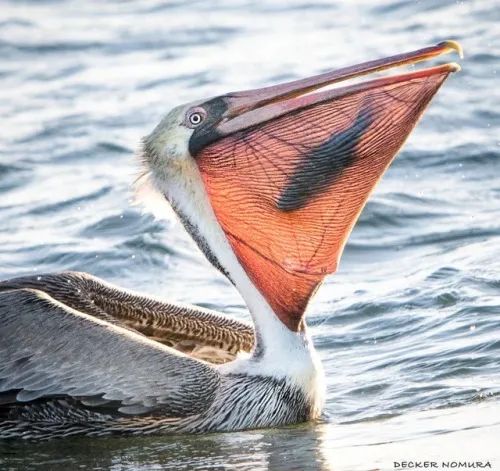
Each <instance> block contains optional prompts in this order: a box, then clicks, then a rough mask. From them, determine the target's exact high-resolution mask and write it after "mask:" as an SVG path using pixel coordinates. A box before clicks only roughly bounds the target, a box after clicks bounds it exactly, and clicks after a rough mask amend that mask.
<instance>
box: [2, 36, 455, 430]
mask: <svg viewBox="0 0 500 471" xmlns="http://www.w3.org/2000/svg"><path fill="white" fill-rule="evenodd" d="M451 51H456V52H458V53H460V52H461V49H460V46H459V45H458V44H457V43H456V42H454V41H445V42H442V43H439V44H437V45H435V46H432V47H427V48H424V49H420V50H417V51H413V52H409V53H404V54H399V55H395V56H391V57H388V58H384V59H378V60H373V61H370V62H365V63H362V64H359V65H356V66H351V67H345V68H342V69H339V70H336V71H333V72H326V73H323V74H320V75H316V76H313V77H309V78H305V79H302V80H296V81H292V82H288V83H284V84H279V85H274V86H269V87H265V88H261V89H255V90H247V91H243V92H235V93H228V94H226V95H222V96H217V97H214V98H211V99H208V100H202V101H196V102H193V103H189V104H186V105H182V106H178V107H176V108H174V109H173V110H172V111H170V112H169V113H168V114H167V115H166V117H165V118H164V119H163V120H162V121H161V122H160V123H159V124H158V126H157V127H156V128H155V129H154V130H153V132H152V133H151V134H149V135H148V136H147V137H145V138H144V140H143V145H142V153H141V155H142V162H143V165H144V175H143V177H142V182H143V183H144V184H147V185H149V186H150V187H151V188H152V189H153V190H154V191H155V192H157V194H158V195H160V196H161V198H162V199H163V200H164V201H165V203H166V204H167V203H168V204H169V205H170V206H171V207H172V208H173V210H174V211H175V213H176V214H177V215H178V217H179V219H180V221H181V222H182V223H183V225H184V228H185V229H186V230H187V231H188V233H189V234H190V235H191V236H192V238H193V239H194V241H195V242H196V243H197V245H198V247H199V248H200V249H201V251H202V252H203V253H204V255H205V256H206V258H207V259H208V260H209V261H210V262H211V263H212V265H214V266H215V267H216V268H217V269H218V270H219V271H220V272H221V273H223V274H224V275H225V276H226V277H227V279H228V280H229V281H230V282H231V283H232V285H234V287H235V288H236V289H237V290H238V291H239V293H240V294H241V296H242V298H243V300H244V301H245V304H246V306H247V307H248V310H249V312H250V314H251V317H252V320H253V325H250V324H247V323H244V322H241V321H238V320H235V319H232V318H230V317H228V316H226V315H223V314H219V313H217V312H213V311H210V310H207V309H203V308H200V307H196V306H190V305H183V304H177V303H170V302H165V301H162V300H160V299H156V298H152V297H147V296H142V295H140V294H137V293H134V292H131V291H127V290H124V289H120V288H118V287H115V286H113V285H111V284H108V283H106V282H104V281H102V280H100V279H98V278H95V277H93V276H91V275H88V274H85V273H79V272H63V273H58V274H47V275H38V276H27V277H21V278H15V279H12V280H6V281H3V282H0V438H3V439H8V438H23V439H49V438H57V437H68V436H75V435H86V436H103V435H113V434H133V435H148V434H170V433H202V432H229V431H236V430H244V429H253V428H264V427H275V426H282V425H287V424H295V423H299V422H305V421H311V420H315V419H317V418H318V417H320V414H321V411H322V407H323V402H324V392H325V391H324V384H323V370H322V368H321V364H320V361H319V359H318V356H317V354H316V352H315V350H314V346H313V343H312V341H311V337H310V334H309V332H308V329H307V325H306V321H305V317H304V316H305V311H306V307H307V305H308V303H309V301H310V299H311V297H312V295H313V294H314V293H315V291H316V290H317V289H318V287H319V286H320V284H321V283H322V281H323V279H324V278H325V276H327V275H328V274H330V273H333V272H335V270H336V269H337V265H338V261H339V259H340V256H341V253H342V250H343V248H344V245H345V243H346V240H347V238H348V235H349V233H350V232H351V230H352V228H353V226H354V224H355V222H356V220H357V218H358V216H359V214H360V212H361V210H362V208H363V206H364V204H365V202H366V200H367V199H368V197H369V195H370V193H371V191H372V190H373V188H374V186H375V184H376V183H377V182H378V180H380V178H381V177H382V175H383V173H384V171H385V170H386V169H387V167H388V166H389V165H390V163H391V161H392V160H393V159H394V157H395V155H396V153H397V152H398V150H399V149H400V147H401V146H402V145H403V143H404V141H405V140H406V138H407V137H408V135H409V133H410V132H411V130H412V129H413V127H414V126H415V125H416V123H417V121H418V119H419V118H420V116H421V114H422V113H423V111H424V109H425V108H426V107H427V105H428V104H429V102H430V100H431V99H432V97H433V96H434V94H435V93H436V92H437V90H438V89H439V88H440V86H441V85H442V83H443V82H444V81H445V79H446V78H447V77H448V76H449V74H450V73H452V72H455V71H457V70H459V66H458V65H457V64H455V63H445V64H441V65H436V66H433V67H428V68H424V69H414V70H412V71H409V72H405V73H401V74H398V75H388V76H383V77H377V78H372V79H369V80H362V81H359V80H358V81H353V82H352V83H348V84H341V85H338V83H339V82H344V81H346V80H349V79H357V78H359V77H361V76H364V75H367V74H370V73H374V72H380V71H383V70H386V69H390V68H393V67H396V66H402V65H407V64H415V63H416V62H420V61H423V60H428V59H431V58H435V57H437V56H439V55H441V54H445V53H448V52H451ZM333 84H337V85H336V86H335V87H328V86H330V85H333Z"/></svg>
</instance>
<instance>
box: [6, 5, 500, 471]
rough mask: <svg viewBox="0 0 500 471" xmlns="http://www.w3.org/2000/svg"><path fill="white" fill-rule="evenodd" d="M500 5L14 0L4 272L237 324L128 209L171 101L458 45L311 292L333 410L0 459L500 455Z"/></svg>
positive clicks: (181, 464) (203, 275)
mask: <svg viewBox="0 0 500 471" xmlns="http://www.w3.org/2000/svg"><path fill="white" fill-rule="evenodd" d="M496 3H497V2H494V1H482V2H479V1H478V2H474V1H454V0H453V1H452V0H443V1H439V2H434V1H430V0H419V1H416V0H382V1H378V2H371V1H368V0H357V1H356V2H334V1H330V0H316V1H314V2H307V1H304V0H292V1H285V0H270V1H266V2H260V3H259V2H257V3H254V2H249V1H248V0H220V1H217V2H210V1H201V0H200V1H194V2H184V1H161V0H137V1H128V2H121V1H111V0H110V1H107V2H102V1H97V0H95V1H87V2H77V1H58V0H44V1H37V2H31V1H24V2H19V1H17V0H10V1H8V0H4V2H3V3H2V17H1V19H0V53H1V57H2V60H1V61H0V81H1V86H0V116H1V118H2V132H1V133H0V277H1V278H6V277H12V276H15V275H21V274H24V273H33V272H37V271H38V272H48V271H58V270H63V269H73V270H82V271H88V272H90V273H92V274H94V275H97V276H100V277H102V278H105V279H107V280H109V281H111V282H114V283H117V284H119V285H122V286H124V287H128V288H133V289H135V290H139V291H144V292H147V293H150V294H155V295H158V296H163V297H165V298H171V299H175V300H179V301H183V302H191V303H197V304H200V305H203V306H207V307H210V308H213V309H217V310H221V311H224V312H227V313H230V314H231V315H234V316H236V317H246V316H247V314H246V310H245V307H244V305H243V303H242V300H241V298H240V297H239V295H238V293H236V292H235V291H234V289H233V288H232V287H231V286H230V284H229V283H228V282H227V281H226V280H225V279H224V278H223V277H221V276H220V275H219V274H218V273H217V272H216V271H215V270H214V269H212V268H211V267H210V266H209V265H208V263H207V262H206V261H205V260H204V259H203V257H202V256H201V254H200V253H199V252H198V251H197V250H196V249H195V248H194V247H193V244H192V242H191V241H190V240H189V238H188V237H187V236H186V235H185V234H184V232H183V231H182V230H181V228H180V227H179V226H178V225H176V223H175V222H174V220H173V219H172V218H171V217H170V216H169V215H165V216H166V221H162V222H160V221H157V220H155V219H154V218H153V217H151V216H150V215H147V214H143V213H141V211H140V210H139V209H138V208H136V207H132V206H131V205H130V203H129V199H130V190H129V188H130V185H131V182H132V181H133V179H134V175H135V172H136V171H137V166H136V164H135V162H134V159H133V158H132V155H133V153H134V150H135V149H136V146H137V143H138V142H139V139H140V137H141V136H143V135H145V134H147V133H148V132H150V130H151V129H152V128H153V126H154V125H155V124H156V123H157V122H158V120H159V119H160V117H161V116H162V115H163V114H165V113H166V111H167V110H168V109H170V108H171V107H172V106H174V105H177V104H179V103H182V102H187V101H191V100H194V99H198V98H202V97H209V96H214V95H217V94H220V93H223V92H227V91H230V90H238V89H247V88H253V87H257V86H262V85H266V84H270V83H274V82H276V81H280V80H286V79H293V78H298V77H304V76H308V75H311V74H313V73H319V72H321V71H325V70H327V69H330V68H334V67H337V66H341V65H347V64H352V63H354V62H357V61H361V60H368V59H373V58H376V57H382V56H385V55H388V54H393V53H398V52H402V51H406V50H412V49H415V48H419V47H422V46H425V45H430V44H434V43H436V42H438V41H441V40H443V39H448V38H453V39H457V40H459V41H460V42H461V43H462V44H463V46H464V49H465V54H466V57H465V60H464V61H463V70H462V72H460V73H459V74H455V75H454V76H453V77H451V78H450V79H449V80H448V81H447V82H446V84H445V86H444V87H443V89H442V90H441V91H440V93H439V94H438V96H437V97H436V99H435V100H434V102H433V103H432V105H431V107H430V109H429V110H428V112H427V113H426V115H425V117H424V119H423V120H422V122H421V123H420V125H419V127H418V129H417V130H416V131H415V133H414V134H413V135H412V137H411V138H410V140H409V142H408V143H407V144H406V146H405V148H404V150H403V151H402V152H401V154H400V156H399V157H398V158H397V159H396V161H395V163H394V165H393V166H392V168H391V169H390V170H389V172H388V173H387V175H386V177H385V178H384V180H383V182H382V184H381V185H380V186H379V188H378V190H377V191H376V192H375V194H374V195H373V197H372V199H371V201H370V202H369V204H368V205H367V207H366V208H365V211H364V213H363V215H362V217H361V219H360V221H359V224H358V225H357V227H356V228H355V230H354V232H353V234H352V237H351V239H350V241H349V244H348V246H347V248H346V251H345V255H344V258H343V260H342V264H341V267H340V270H339V272H338V273H337V274H336V275H335V276H333V277H331V279H329V280H328V281H327V283H326V284H325V286H324V287H323V288H322V289H321V290H320V291H319V293H318V296H317V298H316V299H315V301H314V302H313V304H312V305H311V309H310V314H309V322H310V324H311V326H312V333H313V336H314V342H315V345H316V347H317V349H318V351H319V353H320V355H321V358H322V360H323V364H324V367H325V372H326V378H327V386H328V394H327V402H326V410H325V416H324V418H323V421H322V423H320V424H309V425H301V426H297V427H292V428H286V429H282V430H267V431H250V432H245V433H235V434H221V435H207V436H197V437H184V436H183V437H161V438H158V437H157V438H137V439H135V438H134V439H132V438H128V439H109V440H108V439H106V440H71V441H64V442H58V443H42V444H19V443H16V444H7V445H5V444H4V445H2V446H1V448H0V453H1V454H0V468H1V469H4V468H7V469H8V468H9V467H11V468H12V469H16V468H17V469H30V468H33V467H35V465H36V463H42V464H41V465H40V467H41V468H42V469H64V470H66V469H75V468H77V467H78V466H80V465H81V466H86V467H88V468H90V469H92V468H93V469H108V468H110V467H111V468H112V469H135V468H136V467H138V466H139V464H140V465H141V466H142V467H143V468H144V469H266V468H267V469H298V470H300V469H340V470H344V469H375V468H381V469H393V463H392V462H393V461H394V460H397V459H401V460H403V459H410V458H411V457H414V458H420V459H427V458H428V459H431V458H432V457H434V456H437V457H440V456H441V455H443V456H442V458H443V459H444V458H449V459H455V457H456V458H457V459H458V458H460V457H462V456H463V457H464V458H467V459H472V458H475V457H476V455H477V458H478V459H482V460H486V459H493V458H494V457H493V456H492V454H494V453H495V447H494V438H495V437H498V436H499V435H500V434H499V419H498V417H499V415H500V413H499V412H498V398H497V396H498V393H499V391H500V366H499V364H500V359H499V358H500V341H499V339H498V332H499V328H500V317H499V313H500V301H499V290H500V281H499V276H498V273H499V272H500V257H499V256H498V253H499V247H500V159H499V149H500V146H499V138H498V128H499V124H500V119H499V118H500V113H499V110H500V99H499V98H500V97H499V91H498V90H499V89H498V87H497V82H498V50H497V49H495V47H494V46H495V45H496V44H497V43H498V39H499V38H498V26H497V25H498V21H499V20H500V18H499V16H498V15H499V11H500V10H499V9H498V6H497V5H496ZM452 60H453V59H452ZM483 451H484V453H483ZM497 453H498V452H497ZM498 466H500V465H498Z"/></svg>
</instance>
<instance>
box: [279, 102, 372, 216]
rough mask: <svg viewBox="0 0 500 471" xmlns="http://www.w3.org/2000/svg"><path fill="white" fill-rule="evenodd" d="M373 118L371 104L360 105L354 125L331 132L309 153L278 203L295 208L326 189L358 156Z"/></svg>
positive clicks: (290, 209)
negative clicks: (360, 142) (359, 148)
mask: <svg viewBox="0 0 500 471" xmlns="http://www.w3.org/2000/svg"><path fill="white" fill-rule="evenodd" d="M372 122H373V113H372V110H371V108H370V106H369V105H368V106H364V105H362V106H361V109H360V110H359V112H358V115H357V116H356V119H355V120H354V123H353V125H352V126H351V127H349V128H347V129H345V130H344V131H340V132H338V133H335V134H332V135H331V136H330V137H329V138H328V139H327V140H326V141H325V142H323V143H322V144H320V145H319V146H317V147H316V148H314V149H312V150H311V151H309V152H308V153H306V154H305V155H304V156H303V158H302V161H301V163H300V164H298V165H297V166H296V168H295V170H294V172H293V174H292V176H291V177H290V179H289V181H288V184H287V186H286V187H285V189H284V190H283V191H282V193H281V195H280V197H279V199H278V202H277V207H278V209H280V210H281V211H293V210H296V209H300V208H302V207H303V206H305V205H306V204H307V203H308V202H309V201H310V200H311V199H313V198H314V197H315V196H316V195H317V194H318V193H322V192H323V191H325V190H326V189H327V188H328V187H329V186H330V185H331V184H332V183H333V182H334V181H335V179H336V178H338V177H339V176H340V175H341V174H342V172H343V171H344V170H345V169H346V168H348V167H350V166H351V165H352V164H353V163H354V162H355V160H356V147H357V145H358V143H359V141H360V140H361V138H362V137H363V134H364V133H365V132H366V130H367V129H368V128H369V127H370V125H371V124H372Z"/></svg>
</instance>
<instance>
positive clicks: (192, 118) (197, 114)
mask: <svg viewBox="0 0 500 471" xmlns="http://www.w3.org/2000/svg"><path fill="white" fill-rule="evenodd" d="M206 116H207V113H206V111H205V110H204V109H203V108H195V109H193V110H190V111H189V112H188V114H187V116H186V118H187V123H186V124H187V125H188V126H189V127H190V128H195V127H196V126H199V125H200V124H201V123H202V122H203V121H204V119H205V118H206Z"/></svg>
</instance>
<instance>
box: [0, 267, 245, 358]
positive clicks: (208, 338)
mask: <svg viewBox="0 0 500 471" xmlns="http://www.w3.org/2000/svg"><path fill="white" fill-rule="evenodd" d="M26 288H28V289H35V290H38V291H41V292H43V293H45V294H47V295H48V296H49V297H50V298H51V299H54V300H56V301H58V302H60V303H61V304H62V305H64V306H67V307H68V308H71V309H75V310H77V311H79V312H82V313H85V314H89V315H91V316H94V317H97V318H99V319H102V320H104V321H107V322H109V323H112V324H115V325H118V326H121V327H127V328H129V329H131V330H134V331H137V332H140V333H141V334H144V335H145V336H147V337H149V338H150V339H152V340H155V341H157V342H160V343H162V344H164V345H167V346H169V347H172V348H175V349H176V350H179V351H181V352H183V353H185V354H187V355H189V356H191V357H194V358H197V359H200V360H205V361H209V362H211V363H225V362H227V361H230V360H233V359H234V358H235V357H236V355H237V354H238V353H239V352H249V351H250V350H251V349H252V347H253V343H254V333H253V328H252V326H251V325H249V324H246V323H244V322H241V321H238V320H236V319H232V318H230V317H228V316H224V315H222V314H219V313H218V312H215V311H211V310H209V309H204V308H201V307H199V306H192V305H187V304H180V303H170V302H165V301H160V300H159V299H155V298H152V297H147V296H141V295H138V294H135V293H132V292H130V291H127V290H124V289H120V288H118V287H116V286H113V285H111V284H109V283H106V282H105V281H103V280H101V279H99V278H96V277H94V276H92V275H89V274H87V273H80V272H63V273H54V274H41V275H38V276H26V277H22V278H15V279H13V280H5V281H0V292H2V291H6V290H21V289H26Z"/></svg>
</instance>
